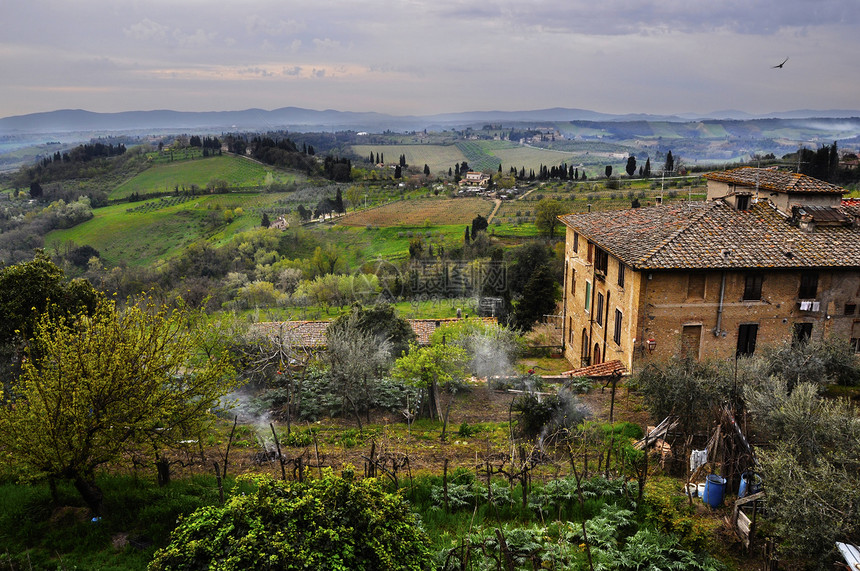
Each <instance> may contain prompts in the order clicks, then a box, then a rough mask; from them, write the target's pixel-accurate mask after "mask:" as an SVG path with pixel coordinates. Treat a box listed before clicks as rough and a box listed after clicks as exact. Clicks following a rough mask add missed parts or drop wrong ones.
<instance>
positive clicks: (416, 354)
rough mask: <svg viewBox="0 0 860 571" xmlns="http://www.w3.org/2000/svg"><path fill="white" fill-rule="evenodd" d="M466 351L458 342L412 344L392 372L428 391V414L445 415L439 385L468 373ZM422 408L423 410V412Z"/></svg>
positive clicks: (394, 375)
mask: <svg viewBox="0 0 860 571" xmlns="http://www.w3.org/2000/svg"><path fill="white" fill-rule="evenodd" d="M467 362H468V355H467V354H466V351H465V350H464V349H463V348H462V347H459V346H457V345H453V344H451V345H449V344H445V343H437V344H433V345H430V346H429V347H418V346H417V345H414V344H413V345H412V346H411V347H410V349H409V353H408V354H404V355H403V356H402V357H400V358H399V359H397V361H396V362H395V363H394V369H393V370H392V372H391V375H392V376H393V377H394V378H395V379H398V380H401V381H403V382H405V383H407V384H410V385H412V386H415V387H418V388H420V389H422V390H423V391H426V395H427V399H425V400H426V402H427V405H428V407H427V409H426V414H427V416H429V417H430V418H432V419H438V418H440V417H442V416H443V414H444V413H443V411H442V406H441V401H440V399H439V386H440V385H450V383H452V382H454V381H459V380H461V379H463V377H465V375H466V371H467V370H466V363H467ZM420 413H421V411H419V414H420Z"/></svg>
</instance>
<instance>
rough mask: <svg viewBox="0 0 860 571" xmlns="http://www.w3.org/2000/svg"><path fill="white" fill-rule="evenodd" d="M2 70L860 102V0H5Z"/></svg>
mask: <svg viewBox="0 0 860 571" xmlns="http://www.w3.org/2000/svg"><path fill="white" fill-rule="evenodd" d="M786 57H788V58H789V60H788V62H787V63H786V64H785V67H784V68H782V69H771V66H773V65H776V64H778V63H780V62H781V61H783V60H784V59H785V58H786ZM0 82H2V83H0V86H1V87H2V91H0V117H6V116H11V115H20V114H25V113H33V112H39V111H51V110H55V109H69V108H80V109H87V110H91V111H99V112H116V111H129V110H150V109H174V110H179V111H222V110H239V109H247V108H252V107H257V108H263V109H275V108H278V107H286V106H297V107H306V108H310V109H338V110H342V111H377V112H383V113H391V114H397V115H406V114H420V115H424V114H432V113H443V112H456V111H476V110H530V109H543V108H549V107H577V108H583V109H590V110H594V111H601V112H607V113H628V112H642V113H681V112H699V113H703V112H709V111H715V110H723V109H739V110H742V111H747V112H750V113H762V112H768V111H786V110H792V109H817V110H827V109H856V108H858V107H860V0H482V1H477V0H468V1H467V0H401V1H393V0H368V1H359V0H302V1H300V2H299V1H296V0H230V1H227V0H170V1H168V0H62V1H60V0H2V2H0Z"/></svg>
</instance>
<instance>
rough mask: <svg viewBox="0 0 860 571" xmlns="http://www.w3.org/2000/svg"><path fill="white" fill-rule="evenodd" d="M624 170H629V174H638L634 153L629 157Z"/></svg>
mask: <svg viewBox="0 0 860 571" xmlns="http://www.w3.org/2000/svg"><path fill="white" fill-rule="evenodd" d="M624 170H626V171H627V176H633V175H634V174H636V157H634V156H633V155H630V156H629V157H627V166H625V167H624Z"/></svg>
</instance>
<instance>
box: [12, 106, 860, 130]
mask: <svg viewBox="0 0 860 571" xmlns="http://www.w3.org/2000/svg"><path fill="white" fill-rule="evenodd" d="M845 117H860V111H852V110H829V111H815V110H797V111H785V112H779V113H769V114H763V115H750V114H747V113H744V112H742V111H735V110H729V111H717V112H714V113H711V114H707V115H696V114H689V113H685V114H679V115H648V114H626V115H612V114H608V113H598V112H595V111H588V110H585V109H568V108H554V109H538V110H531V111H472V112H462V113H446V114H437V115H424V116H397V115H387V114H384V113H373V112H352V111H336V110H333V109H326V110H323V111H317V110H313V109H302V108H299V107H282V108H280V109H273V110H271V111H267V110H264V109H245V110H243V111H208V112H188V111H170V110H158V111H127V112H122V113H95V112H92V111H84V110H81V109H64V110H58V111H49V112H44V113H31V114H29V115H18V116H13V117H6V118H3V119H0V136H12V135H20V134H31V135H35V134H49V133H68V132H112V131H116V132H129V131H148V132H153V131H163V130H171V131H182V130H195V131H208V132H223V131H261V130H281V129H288V130H300V131H336V130H354V131H370V132H381V131H384V130H393V131H409V130H423V129H428V130H432V129H434V128H460V127H467V126H474V125H479V126H480V125H482V124H485V123H501V124H507V125H510V124H512V123H551V122H561V121H601V122H603V121H605V122H615V121H669V122H684V121H699V120H704V119H719V120H751V119H761V118H777V119H801V118H845Z"/></svg>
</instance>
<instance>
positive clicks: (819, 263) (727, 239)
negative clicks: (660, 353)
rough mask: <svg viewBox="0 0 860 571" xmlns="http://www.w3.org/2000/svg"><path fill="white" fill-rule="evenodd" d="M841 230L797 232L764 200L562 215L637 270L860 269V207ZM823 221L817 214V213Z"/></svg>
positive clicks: (845, 211)
mask: <svg viewBox="0 0 860 571" xmlns="http://www.w3.org/2000/svg"><path fill="white" fill-rule="evenodd" d="M839 212H840V213H841V215H842V218H843V220H844V221H845V222H844V223H842V224H838V225H831V224H828V225H821V226H819V227H815V228H814V230H812V231H808V230H804V229H801V228H800V227H799V226H798V225H796V224H794V223H792V221H791V220H790V219H789V218H787V217H785V216H783V215H782V214H780V213H779V212H778V211H777V210H776V208H774V207H773V206H771V205H770V204H769V203H767V202H758V203H757V204H755V205H753V206H752V207H751V208H750V209H749V210H746V211H738V210H735V209H734V208H733V207H732V206H730V205H729V204H727V203H726V202H724V201H722V200H715V201H712V202H677V203H673V204H668V205H663V206H653V207H647V208H631V209H629V210H621V211H611V212H592V213H584V214H569V215H566V216H561V217H559V218H560V220H561V221H562V222H563V223H564V224H565V225H566V226H567V227H568V228H571V229H573V230H574V231H576V232H579V233H580V234H582V235H583V236H584V237H586V238H587V239H588V240H590V241H592V242H594V243H595V244H597V245H598V246H599V247H601V248H603V249H604V250H606V251H608V252H609V253H611V254H612V255H613V256H615V257H617V258H618V259H620V260H621V261H622V262H624V263H625V264H626V265H628V266H631V267H632V268H634V269H637V270H649V269H654V270H658V269H667V270H668V269H741V268H774V269H776V268H818V267H852V268H856V267H858V266H860V227H858V224H857V219H858V215H860V207H856V206H850V207H842V208H840V209H839ZM819 216H821V213H819Z"/></svg>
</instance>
